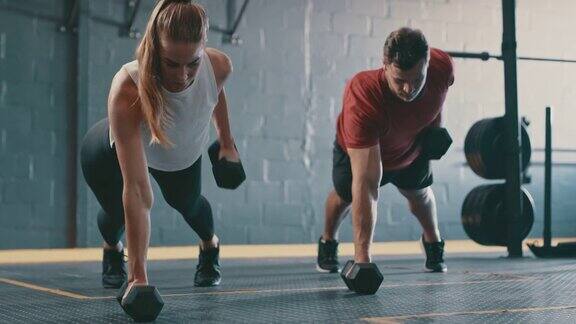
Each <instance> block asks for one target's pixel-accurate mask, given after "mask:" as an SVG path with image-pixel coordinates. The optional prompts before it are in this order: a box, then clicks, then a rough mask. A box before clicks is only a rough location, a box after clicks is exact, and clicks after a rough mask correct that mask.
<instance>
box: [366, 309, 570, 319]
mask: <svg viewBox="0 0 576 324" xmlns="http://www.w3.org/2000/svg"><path fill="white" fill-rule="evenodd" d="M575 308H576V305H568V306H549V307H528V308H515V309H514V308H513V309H490V310H471V311H462V312H452V313H428V314H414V315H402V316H383V317H368V318H362V320H363V321H365V322H369V323H380V324H383V323H386V324H388V323H402V321H404V320H411V319H418V318H429V317H449V316H460V315H486V314H500V313H502V314H504V313H530V312H543V311H552V310H564V309H575Z"/></svg>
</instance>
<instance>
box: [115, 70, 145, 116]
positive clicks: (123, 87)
mask: <svg viewBox="0 0 576 324" xmlns="http://www.w3.org/2000/svg"><path fill="white" fill-rule="evenodd" d="M137 103H138V86H137V85H136V83H135V82H134V80H132V78H131V77H130V75H129V74H128V72H127V71H126V69H124V68H121V69H120V70H119V71H118V72H116V75H114V78H113V79H112V85H111V86H110V94H109V96H108V110H109V112H110V113H112V112H115V113H119V112H121V111H126V110H128V109H126V108H127V107H132V106H134V105H135V104H137Z"/></svg>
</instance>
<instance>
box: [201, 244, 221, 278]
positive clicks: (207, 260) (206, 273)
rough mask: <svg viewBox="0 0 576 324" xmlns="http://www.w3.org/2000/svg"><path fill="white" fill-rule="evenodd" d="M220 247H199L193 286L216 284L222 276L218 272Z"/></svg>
mask: <svg viewBox="0 0 576 324" xmlns="http://www.w3.org/2000/svg"><path fill="white" fill-rule="evenodd" d="M219 256H220V247H219V246H218V247H215V248H208V249H205V250H202V249H200V255H199V256H198V265H197V266H196V274H195V275H194V286H196V287H210V286H218V285H219V284H220V280H221V279H222V276H221V274H220V261H219Z"/></svg>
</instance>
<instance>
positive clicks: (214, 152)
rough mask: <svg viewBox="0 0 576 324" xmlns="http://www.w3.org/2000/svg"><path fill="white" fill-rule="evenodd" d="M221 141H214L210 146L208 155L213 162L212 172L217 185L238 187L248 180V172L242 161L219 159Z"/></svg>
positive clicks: (227, 187) (229, 187) (226, 187)
mask: <svg viewBox="0 0 576 324" xmlns="http://www.w3.org/2000/svg"><path fill="white" fill-rule="evenodd" d="M219 153H220V143H219V142H218V141H214V143H212V145H210V147H209V148H208V156H209V157H210V162H212V173H213V174H214V180H216V185H218V187H220V188H225V189H236V188H238V186H240V185H241V184H242V182H244V180H246V173H245V172H244V167H243V166H242V162H231V161H228V160H226V159H218V155H219Z"/></svg>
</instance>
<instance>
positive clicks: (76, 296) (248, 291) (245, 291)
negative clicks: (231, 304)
mask: <svg viewBox="0 0 576 324" xmlns="http://www.w3.org/2000/svg"><path fill="white" fill-rule="evenodd" d="M529 280H534V279H533V278H523V279H501V280H477V281H454V282H428V283H413V284H389V285H386V284H384V285H382V286H380V289H386V288H402V287H422V286H427V287H429V286H447V285H474V284H483V283H495V282H514V281H529ZM0 282H5V283H8V284H12V285H16V286H20V287H24V288H29V289H33V290H37V291H43V292H48V293H52V294H56V295H59V296H65V297H70V298H74V299H84V300H88V299H89V300H102V299H114V298H116V296H84V295H80V294H74V293H70V292H66V291H63V290H60V289H50V288H45V287H41V286H38V285H33V284H29V283H25V282H22V281H16V280H10V279H6V278H0ZM343 289H346V287H345V286H336V287H315V288H292V289H239V290H228V291H206V292H190V293H172V294H162V297H182V296H197V295H239V294H266V293H291V292H314V291H330V290H343Z"/></svg>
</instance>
